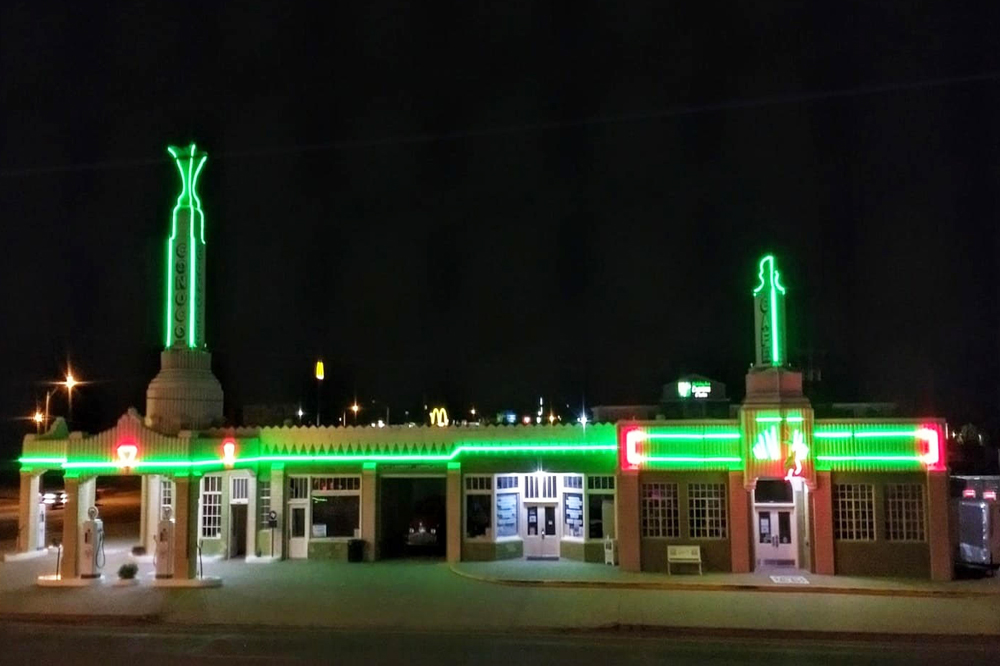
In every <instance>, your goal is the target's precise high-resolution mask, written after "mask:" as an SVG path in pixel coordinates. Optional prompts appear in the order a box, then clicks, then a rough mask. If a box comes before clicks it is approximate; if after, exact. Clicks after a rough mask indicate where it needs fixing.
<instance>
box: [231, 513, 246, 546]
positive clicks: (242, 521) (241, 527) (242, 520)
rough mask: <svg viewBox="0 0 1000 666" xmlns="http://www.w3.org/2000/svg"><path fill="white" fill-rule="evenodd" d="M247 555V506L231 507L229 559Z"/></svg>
mask: <svg viewBox="0 0 1000 666" xmlns="http://www.w3.org/2000/svg"><path fill="white" fill-rule="evenodd" d="M246 555H247V505H246V504H232V505H230V507H229V557H246Z"/></svg>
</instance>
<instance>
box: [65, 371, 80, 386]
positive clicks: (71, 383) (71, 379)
mask: <svg viewBox="0 0 1000 666" xmlns="http://www.w3.org/2000/svg"><path fill="white" fill-rule="evenodd" d="M79 383H80V382H78V381H76V379H75V378H74V377H73V373H72V372H67V373H66V388H68V389H69V390H70V391H72V390H73V387H74V386H76V385H77V384H79Z"/></svg>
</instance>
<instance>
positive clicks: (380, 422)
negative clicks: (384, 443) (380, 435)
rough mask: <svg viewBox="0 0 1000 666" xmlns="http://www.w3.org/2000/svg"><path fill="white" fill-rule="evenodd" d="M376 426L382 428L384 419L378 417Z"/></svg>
mask: <svg viewBox="0 0 1000 666" xmlns="http://www.w3.org/2000/svg"><path fill="white" fill-rule="evenodd" d="M378 427H379V428H384V427H385V421H383V420H382V419H379V420H378Z"/></svg>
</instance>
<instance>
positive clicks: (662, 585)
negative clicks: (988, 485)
mask: <svg viewBox="0 0 1000 666" xmlns="http://www.w3.org/2000/svg"><path fill="white" fill-rule="evenodd" d="M678 568H680V567H678ZM451 569H452V571H453V572H454V573H456V574H458V575H459V576H464V577H466V578H470V579H473V580H478V581H482V582H487V583H494V584H500V585H516V586H526V587H532V586H533V587H539V586H541V587H552V588H607V589H635V590H664V591H666V590H689V591H740V590H745V591H756V592H793V593H813V594H816V593H819V594H853V595H869V596H903V597H959V598H969V597H980V596H995V595H1000V578H987V579H982V580H961V581H950V582H946V583H935V582H932V581H929V580H919V579H906V578H857V577H850V576H821V575H818V574H813V573H810V572H808V571H799V570H791V571H781V570H776V571H770V572H766V573H748V574H727V573H706V574H704V575H698V573H697V572H696V571H695V572H694V573H683V574H675V575H666V574H659V573H630V572H626V571H622V570H621V569H619V568H618V567H612V566H607V565H603V564H594V563H588V562H575V561H567V560H559V561H557V562H555V561H553V562H549V561H528V560H500V561H494V562H458V563H456V564H453V565H451Z"/></svg>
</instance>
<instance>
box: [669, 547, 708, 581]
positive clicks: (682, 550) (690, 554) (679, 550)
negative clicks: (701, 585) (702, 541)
mask: <svg viewBox="0 0 1000 666" xmlns="http://www.w3.org/2000/svg"><path fill="white" fill-rule="evenodd" d="M671 564H697V565H698V575H699V576H700V575H701V574H702V571H701V546H667V575H670V573H671V571H670V565H671Z"/></svg>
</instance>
